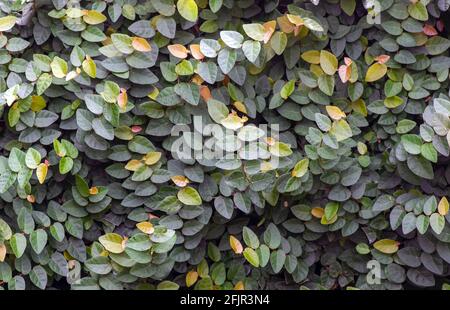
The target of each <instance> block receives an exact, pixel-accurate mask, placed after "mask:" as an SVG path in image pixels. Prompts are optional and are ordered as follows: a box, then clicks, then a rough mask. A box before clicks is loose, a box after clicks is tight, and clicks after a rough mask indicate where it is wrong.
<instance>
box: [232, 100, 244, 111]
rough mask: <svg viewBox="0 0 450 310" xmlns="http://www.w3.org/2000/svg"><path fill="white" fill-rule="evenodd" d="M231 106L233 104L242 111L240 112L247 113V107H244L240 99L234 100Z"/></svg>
mask: <svg viewBox="0 0 450 310" xmlns="http://www.w3.org/2000/svg"><path fill="white" fill-rule="evenodd" d="M233 106H234V107H235V108H236V109H237V110H238V111H239V112H242V113H245V114H247V107H246V106H245V104H243V103H242V102H240V101H235V102H234V103H233Z"/></svg>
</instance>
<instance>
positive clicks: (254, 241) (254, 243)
mask: <svg viewBox="0 0 450 310" xmlns="http://www.w3.org/2000/svg"><path fill="white" fill-rule="evenodd" d="M242 236H243V238H244V242H245V244H246V245H247V246H248V247H251V248H252V249H255V250H256V249H257V248H258V247H259V238H258V236H257V235H256V234H255V233H254V232H253V231H252V230H251V229H250V228H248V227H247V226H244V227H243V228H242Z"/></svg>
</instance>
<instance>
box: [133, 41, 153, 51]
mask: <svg viewBox="0 0 450 310" xmlns="http://www.w3.org/2000/svg"><path fill="white" fill-rule="evenodd" d="M131 45H132V46H133V48H134V49H135V50H136V51H139V52H150V51H151V50H152V47H151V46H150V44H149V43H148V41H147V40H146V39H144V38H139V37H134V38H133V41H132V42H131Z"/></svg>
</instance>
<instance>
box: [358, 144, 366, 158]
mask: <svg viewBox="0 0 450 310" xmlns="http://www.w3.org/2000/svg"><path fill="white" fill-rule="evenodd" d="M356 148H357V149H358V153H359V154H360V155H364V154H366V153H367V145H365V144H364V143H362V142H358V143H357V144H356Z"/></svg>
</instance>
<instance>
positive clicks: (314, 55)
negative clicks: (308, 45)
mask: <svg viewBox="0 0 450 310" xmlns="http://www.w3.org/2000/svg"><path fill="white" fill-rule="evenodd" d="M301 57H302V59H303V60H304V61H306V62H307V63H310V64H315V65H318V64H320V52H319V51H316V50H310V51H306V52H304V53H303V54H302V55H301Z"/></svg>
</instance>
